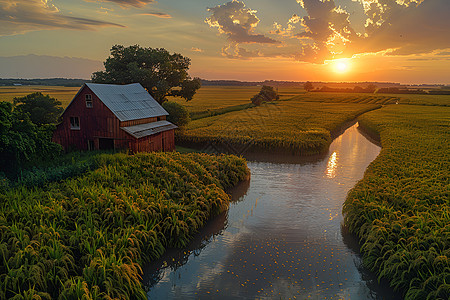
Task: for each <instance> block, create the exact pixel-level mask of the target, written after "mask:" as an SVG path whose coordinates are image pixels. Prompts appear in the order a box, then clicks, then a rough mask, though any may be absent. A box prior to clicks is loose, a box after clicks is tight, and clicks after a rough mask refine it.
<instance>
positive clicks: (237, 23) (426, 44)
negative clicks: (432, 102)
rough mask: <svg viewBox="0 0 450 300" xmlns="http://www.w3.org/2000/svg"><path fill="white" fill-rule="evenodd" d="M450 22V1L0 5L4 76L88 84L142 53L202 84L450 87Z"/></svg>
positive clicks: (143, 0) (8, 0)
mask: <svg viewBox="0 0 450 300" xmlns="http://www.w3.org/2000/svg"><path fill="white" fill-rule="evenodd" d="M449 15H450V1H448V0H283V1H272V0H243V1H240V0H239V1H238V0H234V1H229V2H226V1H216V0H189V1H179V0H160V1H158V2H156V1H154V0H84V1H82V0H80V1H70V0H45V1H44V0H28V1H19V0H0V45H1V47H0V77H3V78H4V77H13V78H14V77H23V78H36V77H82V78H89V77H90V74H91V73H92V72H94V71H97V70H98V69H99V68H101V62H102V61H104V60H105V59H106V57H107V56H108V55H109V49H110V48H111V46H112V45H114V44H122V45H125V46H128V45H133V44H139V45H141V46H143V47H154V48H159V47H163V48H166V49H167V50H169V51H171V52H178V53H181V54H183V55H185V56H187V57H190V58H191V59H192V66H191V75H192V76H199V77H201V78H205V79H234V80H249V81H259V80H265V79H272V80H292V81H306V80H310V81H391V82H401V83H450V71H449V70H450V18H449V17H448V16H449ZM30 54H33V56H30ZM44 55H45V56H47V57H44ZM18 56H19V57H18ZM72 58H79V59H78V60H74V59H72ZM80 59H81V60H80ZM337 59H345V61H346V64H347V65H348V66H347V69H346V71H345V72H337V71H336V68H335V60H337Z"/></svg>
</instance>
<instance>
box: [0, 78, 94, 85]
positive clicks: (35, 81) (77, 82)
mask: <svg viewBox="0 0 450 300" xmlns="http://www.w3.org/2000/svg"><path fill="white" fill-rule="evenodd" d="M86 82H90V80H86V79H67V78H48V79H12V78H8V79H2V78H0V86H14V85H47V86H69V87H71V86H73V87H77V86H82V85H83V84H84V83H86Z"/></svg>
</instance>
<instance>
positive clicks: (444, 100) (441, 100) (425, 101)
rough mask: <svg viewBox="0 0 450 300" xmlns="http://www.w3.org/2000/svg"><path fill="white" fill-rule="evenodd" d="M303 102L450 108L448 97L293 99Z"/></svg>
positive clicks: (318, 94) (309, 95)
mask: <svg viewBox="0 0 450 300" xmlns="http://www.w3.org/2000/svg"><path fill="white" fill-rule="evenodd" d="M295 99H296V100H298V101H304V102H326V103H365V104H367V103H370V104H382V105H387V104H396V103H398V104H411V105H431V106H436V105H437V106H450V95H414V94H411V95H405V94H367V93H360V94H359V93H321V92H313V93H304V94H301V95H298V96H296V97H295Z"/></svg>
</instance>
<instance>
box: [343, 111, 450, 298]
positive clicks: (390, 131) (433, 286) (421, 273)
mask: <svg viewBox="0 0 450 300" xmlns="http://www.w3.org/2000/svg"><path fill="white" fill-rule="evenodd" d="M449 116H450V108H448V107H429V106H415V105H391V106H388V107H385V108H383V109H381V110H377V111H373V112H369V113H367V114H365V115H363V116H361V117H360V118H359V120H360V123H361V124H362V125H363V126H364V127H365V128H366V130H368V131H369V132H372V134H374V135H378V136H379V137H380V139H381V144H382V146H383V148H382V150H381V153H380V155H379V156H378V158H377V159H376V160H375V161H373V162H372V164H371V165H370V166H369V167H368V169H367V171H366V173H365V176H364V178H363V180H361V181H360V182H359V183H358V184H357V185H356V186H355V187H354V188H353V190H352V191H351V192H350V193H349V195H348V198H347V200H346V202H345V205H344V212H345V213H346V218H345V221H346V224H347V225H348V226H349V227H350V230H351V231H352V232H354V233H355V234H357V236H358V237H359V239H360V241H361V244H362V249H361V250H362V252H363V254H364V262H365V265H366V266H367V267H368V268H370V269H371V270H373V271H375V272H376V273H377V274H378V276H379V278H380V279H381V278H385V279H387V280H389V281H390V284H391V285H392V286H393V287H394V288H396V289H398V290H401V291H403V292H405V298H406V299H448V298H449V296H450V288H449V278H450V264H449V257H450V197H449V188H450V176H449V171H448V170H449V169H450V147H449V142H448V141H449V139H450V119H449Z"/></svg>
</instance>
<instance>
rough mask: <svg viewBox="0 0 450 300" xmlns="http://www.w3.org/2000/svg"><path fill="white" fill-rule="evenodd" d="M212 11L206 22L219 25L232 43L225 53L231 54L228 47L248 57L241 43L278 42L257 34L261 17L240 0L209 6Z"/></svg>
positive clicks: (222, 32) (213, 25) (220, 30)
mask: <svg viewBox="0 0 450 300" xmlns="http://www.w3.org/2000/svg"><path fill="white" fill-rule="evenodd" d="M208 11H209V12H211V13H212V15H211V17H209V18H207V19H206V21H205V22H206V23H207V24H209V26H211V27H217V28H218V30H219V32H220V33H221V34H224V35H226V36H227V37H228V40H229V41H230V45H228V46H227V47H225V48H224V49H225V51H224V54H225V55H227V56H230V52H229V51H227V50H226V49H231V48H232V49H233V51H232V52H233V53H236V54H237V56H238V57H247V56H248V54H249V53H248V52H246V51H244V49H242V48H241V49H242V50H239V49H240V48H239V46H238V45H239V44H245V43H247V44H248V43H258V44H278V43H279V41H276V40H274V39H272V38H270V37H267V36H265V35H263V34H255V33H254V31H255V28H256V27H257V26H258V23H259V19H258V17H257V16H256V14H255V13H256V11H254V10H251V9H249V8H246V7H245V4H244V3H243V2H240V1H236V0H233V1H231V2H228V3H225V4H223V5H218V6H216V7H214V8H208ZM236 49H238V50H236Z"/></svg>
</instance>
